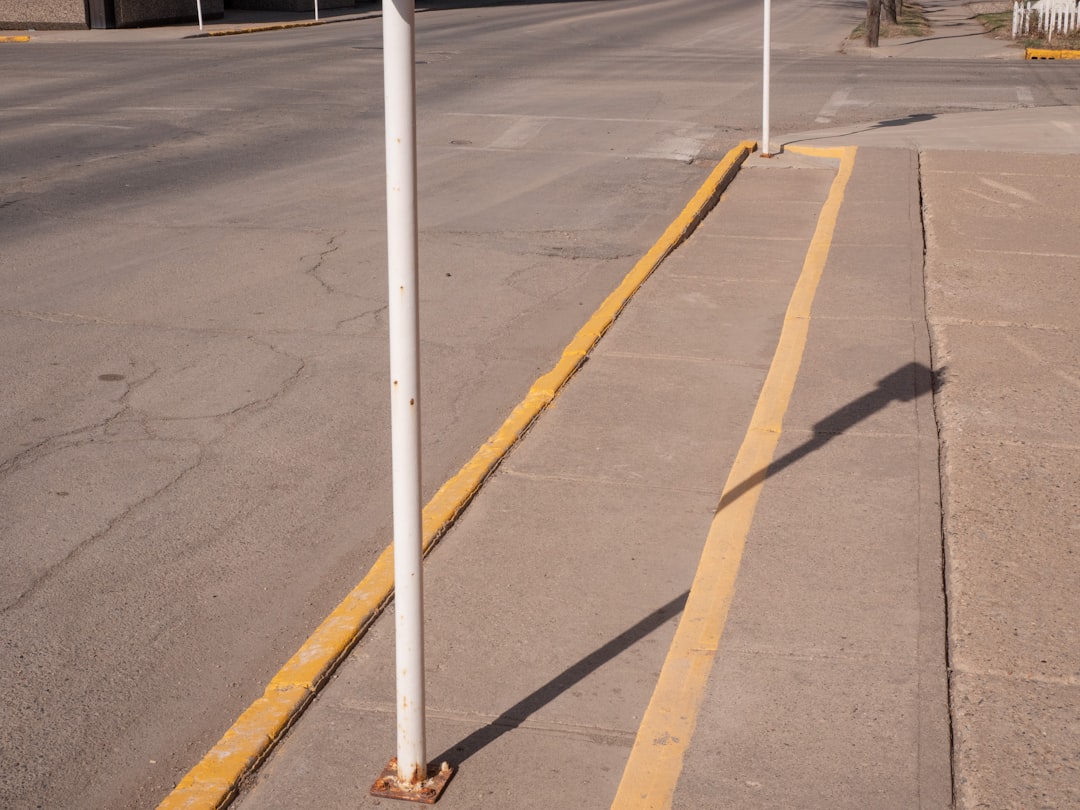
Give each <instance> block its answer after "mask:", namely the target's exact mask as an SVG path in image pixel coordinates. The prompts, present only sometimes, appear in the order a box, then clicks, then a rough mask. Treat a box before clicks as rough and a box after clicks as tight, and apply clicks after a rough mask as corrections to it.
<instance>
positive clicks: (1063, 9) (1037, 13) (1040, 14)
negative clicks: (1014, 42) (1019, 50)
mask: <svg viewBox="0 0 1080 810" xmlns="http://www.w3.org/2000/svg"><path fill="white" fill-rule="evenodd" d="M1077 29H1080V0H1014V2H1013V20H1012V35H1013V39H1016V37H1018V36H1026V35H1028V34H1034V33H1040V32H1041V33H1044V34H1046V39H1047V41H1048V42H1052V41H1053V38H1054V34H1069V33H1072V32H1073V31H1076V30H1077Z"/></svg>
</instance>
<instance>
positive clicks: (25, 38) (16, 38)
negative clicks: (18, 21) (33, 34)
mask: <svg viewBox="0 0 1080 810" xmlns="http://www.w3.org/2000/svg"><path fill="white" fill-rule="evenodd" d="M29 41H30V37H28V36H27V35H26V34H20V35H18V36H13V37H9V36H4V37H0V42H29Z"/></svg>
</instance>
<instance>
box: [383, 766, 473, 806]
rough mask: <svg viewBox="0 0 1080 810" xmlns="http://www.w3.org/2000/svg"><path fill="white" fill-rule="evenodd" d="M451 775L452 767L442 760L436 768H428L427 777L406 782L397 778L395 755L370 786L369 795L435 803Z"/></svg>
mask: <svg viewBox="0 0 1080 810" xmlns="http://www.w3.org/2000/svg"><path fill="white" fill-rule="evenodd" d="M453 775H454V769H453V768H451V767H450V765H449V764H448V763H446V762H444V763H443V764H442V765H440V766H439V768H438V769H437V770H436V769H434V768H431V769H429V770H428V777H427V779H423V780H421V781H419V782H415V783H412V784H407V783H405V782H402V781H401V780H400V779H398V773H397V757H394V758H393V759H391V760H390V764H389V765H387V766H386V767H385V768H384V769H383V772H382V774H381V775H380V776H379V778H378V779H376V780H375V784H374V785H372V786H371V795H372V796H380V797H382V798H384V799H401V800H402V801H406V802H417V803H419V804H435V802H437V801H438V800H439V797H440V796H442V793H443V791H444V790H446V786H447V785H448V784H449V783H450V778H451V777H452V776H453Z"/></svg>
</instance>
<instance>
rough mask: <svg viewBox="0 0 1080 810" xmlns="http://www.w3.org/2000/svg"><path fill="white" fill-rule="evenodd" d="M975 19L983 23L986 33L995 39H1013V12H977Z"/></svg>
mask: <svg viewBox="0 0 1080 810" xmlns="http://www.w3.org/2000/svg"><path fill="white" fill-rule="evenodd" d="M975 19H977V20H978V21H979V22H981V23H982V27H983V28H985V29H986V33H988V34H990V36H992V37H993V38H994V39H1012V12H1011V11H995V12H992V13H990V14H976V15H975Z"/></svg>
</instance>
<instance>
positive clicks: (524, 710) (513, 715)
mask: <svg viewBox="0 0 1080 810" xmlns="http://www.w3.org/2000/svg"><path fill="white" fill-rule="evenodd" d="M688 596H690V592H689V591H686V592H684V593H682V594H680V595H679V596H677V597H675V598H674V599H672V600H671V601H670V602H668V603H667V604H666V605H664V606H663V607H659V608H657V609H656V610H654V611H653V612H652V613H650V614H649V615H648V616H646V617H645V618H644V619H642V620H641V621H639V622H638V623H637V624H635V625H634V626H633V627H630V628H628V629H627V630H624V631H623V632H622V633H620V634H619V635H617V636H615V638H613V639H612V640H611V641H609V642H608V643H607V644H605V645H604V646H602V647H600V648H598V649H596V650H594V651H593V652H591V653H589V654H588V655H586V656H585V657H584V658H582V659H581V660H580V661H578V662H577V663H576V664H574V665H573V666H571V667H569V668H568V669H565V670H563V671H562V672H561V673H559V674H558V675H556V676H555V677H554V678H552V679H551V680H550V681H548V682H547V683H545V684H544V685H543V686H541V687H540V688H539V689H537V690H536V691H535V692H533V693H532V694H531V695H528V696H527V697H524V698H522V699H521V700H519V701H518V702H517V703H515V704H514V705H513V706H511V707H510V708H509V709H507V710H506V711H505V712H503V713H502V714H500V715H499V716H498V717H496V718H495V719H494V720H492V721H491V722H490V723H488V724H487V725H486V726H483V727H482V728H478V729H477V730H476V731H474V732H473V733H472V734H470V735H469V736H468V737H466V738H465V739H463V740H462V741H461V742H459V743H457V744H456V745H454V746H453V747H452V748H450V749H448V750H447V751H445V752H444V753H442V754H440V755H439V756H438V757H437V758H436V759H435V760H434V761H435V762H442V761H444V760H445V761H447V762H451V763H454V764H458V765H460V764H461V763H463V762H465V760H467V759H469V757H471V756H473V755H474V754H477V753H479V752H480V751H482V750H483V749H484V748H486V747H487V746H489V745H491V743H493V742H495V740H497V739H499V737H501V736H502V735H504V734H506V733H507V732H508V731H513V730H514V729H516V728H518V727H519V726H520V725H521V724H522V723H524V722H525V721H526V720H527V719H528V718H529V717H530V716H532V715H533V714H535V713H536V712H538V711H540V709H542V708H543V707H544V706H547V705H548V704H549V703H551V702H552V701H554V700H555V698H557V697H558V696H559V695H561V694H562V693H563V692H566V691H567V690H569V689H570V688H572V687H573V686H574V685H575V684H577V683H580V682H581V681H583V680H584V679H585V678H586V677H588V676H589V675H590V674H592V673H593V672H595V671H596V670H598V669H600V667H602V666H603V665H604V664H606V663H607V662H608V661H611V660H612V659H614V658H616V657H617V656H618V655H620V654H621V653H623V652H625V651H626V650H628V649H630V648H631V647H632V646H634V645H635V644H636V643H637V642H639V641H641V640H642V639H643V638H645V637H646V636H648V635H649V634H650V633H652V632H653V631H654V630H656V629H658V628H659V627H661V626H663V624H664V623H665V622H667V621H668V620H669V619H671V618H672V617H673V616H678V615H679V614H680V613H682V610H683V607H684V606H685V605H686V599H687V597H688Z"/></svg>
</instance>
